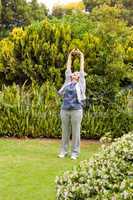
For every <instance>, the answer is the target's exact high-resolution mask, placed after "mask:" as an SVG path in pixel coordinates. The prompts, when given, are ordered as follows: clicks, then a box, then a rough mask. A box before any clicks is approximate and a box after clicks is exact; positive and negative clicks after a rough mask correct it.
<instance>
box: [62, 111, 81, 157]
mask: <svg viewBox="0 0 133 200" xmlns="http://www.w3.org/2000/svg"><path fill="white" fill-rule="evenodd" d="M60 115H61V122H62V145H61V153H63V154H66V153H68V146H69V140H70V135H71V133H72V153H71V154H72V155H73V156H78V154H79V153H80V127H81V121H82V117H83V110H82V109H81V110H61V112H60Z"/></svg>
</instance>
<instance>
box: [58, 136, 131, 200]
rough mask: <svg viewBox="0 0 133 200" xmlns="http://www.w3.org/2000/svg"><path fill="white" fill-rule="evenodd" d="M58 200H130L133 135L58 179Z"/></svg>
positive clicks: (104, 149)
mask: <svg viewBox="0 0 133 200" xmlns="http://www.w3.org/2000/svg"><path fill="white" fill-rule="evenodd" d="M56 184H57V199H58V200H63V199H64V200H65V199H67V200H71V199H72V200H74V199H75V200H76V199H80V200H89V199H97V200H98V199H99V200H101V199H108V200H111V199H120V200H123V199H128V200H131V199H133V132H130V133H129V134H127V135H124V136H123V137H121V138H119V139H117V141H115V142H114V143H112V145H110V146H108V147H106V146H103V149H102V153H101V152H100V154H97V155H95V157H94V158H92V159H90V160H89V161H87V160H85V161H82V162H81V163H80V165H79V166H77V167H76V168H75V169H73V170H72V171H67V172H65V173H64V175H63V176H60V177H57V180H56Z"/></svg>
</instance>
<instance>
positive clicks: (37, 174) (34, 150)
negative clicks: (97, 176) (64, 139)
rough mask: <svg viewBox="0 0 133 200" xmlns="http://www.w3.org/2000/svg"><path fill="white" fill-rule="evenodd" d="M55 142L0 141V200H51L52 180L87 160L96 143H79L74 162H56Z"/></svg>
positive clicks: (54, 195) (64, 160) (56, 150)
mask: <svg viewBox="0 0 133 200" xmlns="http://www.w3.org/2000/svg"><path fill="white" fill-rule="evenodd" d="M59 147H60V141H59V140H49V139H46V140H44V139H42V140H40V139H33V140H30V139H25V140H19V139H0V200H55V199H56V192H55V178H56V176H58V175H62V174H63V172H64V171H66V170H69V169H72V167H73V166H75V165H77V164H78V163H79V162H80V161H81V160H84V159H89V158H90V157H91V156H93V154H94V153H95V152H97V151H98V150H99V148H100V144H99V143H97V142H96V143H95V142H89V141H82V142H81V155H80V158H79V159H78V160H76V161H73V160H70V158H65V159H60V158H57V154H58V151H59Z"/></svg>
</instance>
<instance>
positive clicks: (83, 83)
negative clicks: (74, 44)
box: [77, 49, 86, 93]
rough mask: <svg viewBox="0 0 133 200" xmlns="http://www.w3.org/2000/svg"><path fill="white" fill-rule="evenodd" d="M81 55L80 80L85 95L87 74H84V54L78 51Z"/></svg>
mask: <svg viewBox="0 0 133 200" xmlns="http://www.w3.org/2000/svg"><path fill="white" fill-rule="evenodd" d="M77 51H78V53H79V55H80V78H79V82H80V85H81V87H82V90H83V91H84V93H85V90H86V81H85V72H84V54H83V53H82V52H81V51H80V50H79V49H78V50H77Z"/></svg>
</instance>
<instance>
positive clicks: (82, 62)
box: [80, 52, 84, 72]
mask: <svg viewBox="0 0 133 200" xmlns="http://www.w3.org/2000/svg"><path fill="white" fill-rule="evenodd" d="M80 71H83V72H84V54H83V53H82V52H80Z"/></svg>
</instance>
